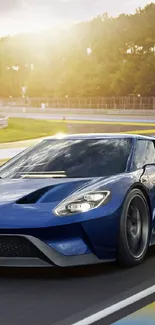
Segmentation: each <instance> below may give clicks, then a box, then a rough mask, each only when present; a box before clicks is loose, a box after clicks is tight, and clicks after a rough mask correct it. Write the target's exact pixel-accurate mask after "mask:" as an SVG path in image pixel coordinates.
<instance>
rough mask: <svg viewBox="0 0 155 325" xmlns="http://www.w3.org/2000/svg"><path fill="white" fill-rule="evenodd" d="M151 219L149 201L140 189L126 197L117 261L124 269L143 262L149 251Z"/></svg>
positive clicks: (121, 220) (121, 219) (132, 191)
mask: <svg viewBox="0 0 155 325" xmlns="http://www.w3.org/2000/svg"><path fill="white" fill-rule="evenodd" d="M150 233H151V218H150V211H149V207H148V203H147V199H146V198H145V196H144V194H143V193H142V192H141V191H140V190H139V189H133V190H131V191H130V192H129V194H128V195H127V196H126V199H125V201H124V204H123V209H122V213H121V218H120V233H119V245H118V252H117V261H118V262H119V264H120V265H121V266H123V267H133V266H136V265H138V264H140V263H142V262H143V260H144V258H145V256H146V253H147V251H148V247H149V243H150Z"/></svg>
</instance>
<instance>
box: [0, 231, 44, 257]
mask: <svg viewBox="0 0 155 325" xmlns="http://www.w3.org/2000/svg"><path fill="white" fill-rule="evenodd" d="M0 257H23V258H24V257H25V258H40V259H42V260H45V261H47V260H48V258H46V256H45V255H44V254H43V253H42V252H41V251H40V250H39V249H38V248H37V247H36V246H34V245H33V244H32V243H31V242H30V241H29V240H28V239H27V238H24V237H20V236H0Z"/></svg>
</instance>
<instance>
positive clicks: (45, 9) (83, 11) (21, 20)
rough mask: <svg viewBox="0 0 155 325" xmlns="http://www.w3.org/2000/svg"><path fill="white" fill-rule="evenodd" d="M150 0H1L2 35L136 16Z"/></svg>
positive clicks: (0, 23)
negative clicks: (105, 15) (107, 16)
mask: <svg viewBox="0 0 155 325" xmlns="http://www.w3.org/2000/svg"><path fill="white" fill-rule="evenodd" d="M150 2H154V1H149V0H0V36H3V35H7V34H10V33H11V34H13V33H20V32H27V31H28V32H31V31H32V32H33V31H37V30H42V29H46V28H49V27H50V26H52V25H55V24H59V25H60V24H64V23H70V22H73V21H78V20H84V19H89V18H91V17H93V16H96V15H98V14H102V13H105V12H108V13H109V14H110V15H112V16H116V15H118V14H120V13H134V12H135V9H136V8H138V7H144V6H145V5H147V4H148V3H150Z"/></svg>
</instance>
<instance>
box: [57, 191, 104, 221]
mask: <svg viewBox="0 0 155 325" xmlns="http://www.w3.org/2000/svg"><path fill="white" fill-rule="evenodd" d="M109 196H110V191H93V192H88V193H84V194H80V195H77V194H74V195H72V196H70V197H68V198H67V199H65V200H64V201H63V202H61V203H60V204H59V205H58V206H57V207H56V208H55V210H54V213H55V214H56V215H58V216H65V215H72V214H76V213H80V212H88V211H90V210H93V209H96V208H98V207H99V206H101V205H102V204H105V203H106V202H107V199H108V198H109Z"/></svg>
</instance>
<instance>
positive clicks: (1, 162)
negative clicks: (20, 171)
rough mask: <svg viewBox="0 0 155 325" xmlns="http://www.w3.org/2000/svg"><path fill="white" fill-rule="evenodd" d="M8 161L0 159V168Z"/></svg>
mask: <svg viewBox="0 0 155 325" xmlns="http://www.w3.org/2000/svg"><path fill="white" fill-rule="evenodd" d="M8 160H9V159H0V166H2V165H3V164H4V163H5V162H7V161H8Z"/></svg>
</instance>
